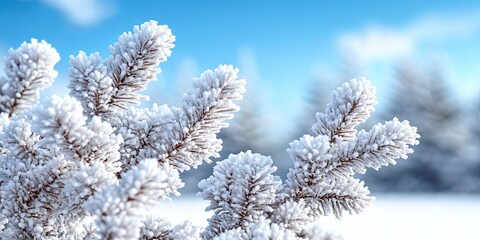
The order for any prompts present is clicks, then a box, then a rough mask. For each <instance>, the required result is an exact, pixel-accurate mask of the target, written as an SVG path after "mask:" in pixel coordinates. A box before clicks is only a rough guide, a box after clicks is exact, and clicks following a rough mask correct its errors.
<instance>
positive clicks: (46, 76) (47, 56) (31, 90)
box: [0, 39, 60, 117]
mask: <svg viewBox="0 0 480 240" xmlns="http://www.w3.org/2000/svg"><path fill="white" fill-rule="evenodd" d="M59 60H60V55H58V53H57V51H56V50H55V49H54V48H52V46H51V45H50V44H48V43H47V42H45V41H40V42H39V41H38V40H36V39H32V40H31V42H30V43H26V42H24V43H22V45H20V47H19V48H17V49H15V50H14V49H10V50H9V52H8V56H7V58H6V59H5V74H6V77H1V78H0V113H7V114H8V116H9V117H11V116H12V115H13V114H15V113H19V112H21V111H23V110H25V109H26V108H28V107H30V106H31V105H33V104H35V103H36V102H37V101H38V99H39V96H40V90H42V89H44V88H46V87H48V86H49V85H50V84H51V83H52V82H53V79H55V78H56V77H57V74H58V73H57V71H55V70H53V67H54V66H55V64H56V63H57V62H58V61H59Z"/></svg>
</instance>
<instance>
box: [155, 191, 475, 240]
mask: <svg viewBox="0 0 480 240" xmlns="http://www.w3.org/2000/svg"><path fill="white" fill-rule="evenodd" d="M207 205H208V202H206V201H203V200H201V198H200V197H197V196H182V197H180V198H173V199H172V201H165V202H164V203H163V204H162V205H161V206H160V208H159V209H158V211H156V213H158V214H159V215H160V216H163V217H165V218H166V219H168V220H169V221H171V222H172V223H176V224H178V223H182V222H183V221H185V220H189V221H191V222H193V223H194V224H195V225H198V226H205V225H206V224H207V222H206V219H207V218H208V217H209V216H210V215H211V212H209V213H205V212H204V209H205V207H206V206H207ZM479 217H480V195H376V201H375V202H373V204H372V205H371V206H370V207H368V208H367V209H366V210H365V212H363V213H362V214H360V215H347V216H345V217H343V218H342V220H337V219H335V218H334V217H325V218H324V219H321V220H320V221H319V224H323V225H324V227H325V229H327V230H331V231H333V232H334V233H336V234H339V235H341V236H342V237H343V238H344V239H345V240H362V239H368V240H376V239H379V240H380V239H381V240H385V239H388V240H397V239H398V240H400V239H401V240H404V239H409V240H415V239H419V240H420V239H421V240H425V239H435V240H442V239H445V240H447V239H448V240H451V239H480V231H478V219H479Z"/></svg>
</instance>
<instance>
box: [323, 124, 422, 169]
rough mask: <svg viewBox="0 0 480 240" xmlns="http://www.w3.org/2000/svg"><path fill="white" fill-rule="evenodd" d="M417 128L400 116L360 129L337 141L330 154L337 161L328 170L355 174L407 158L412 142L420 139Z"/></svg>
mask: <svg viewBox="0 0 480 240" xmlns="http://www.w3.org/2000/svg"><path fill="white" fill-rule="evenodd" d="M419 137H420V135H418V133H417V128H416V127H412V126H410V124H409V122H408V121H403V122H400V121H399V120H398V119H397V118H394V119H393V120H392V121H388V122H385V124H383V125H382V124H377V125H375V126H374V127H373V128H372V129H371V130H370V131H369V132H366V131H363V130H362V131H360V132H359V133H358V134H357V137H356V138H355V139H353V140H350V141H347V142H343V143H341V144H338V145H334V146H333V147H332V148H331V151H330V154H332V155H334V159H336V160H337V161H336V162H335V163H331V165H333V166H332V167H330V169H329V170H328V171H327V172H326V173H325V174H334V175H351V174H353V171H355V172H358V173H365V171H366V169H365V168H366V167H370V168H373V169H375V170H378V169H379V168H380V167H382V166H388V165H389V164H396V161H395V160H396V159H398V158H403V159H406V158H407V154H410V153H413V150H412V149H411V147H412V146H414V145H417V144H418V143H419V141H418V138H419Z"/></svg>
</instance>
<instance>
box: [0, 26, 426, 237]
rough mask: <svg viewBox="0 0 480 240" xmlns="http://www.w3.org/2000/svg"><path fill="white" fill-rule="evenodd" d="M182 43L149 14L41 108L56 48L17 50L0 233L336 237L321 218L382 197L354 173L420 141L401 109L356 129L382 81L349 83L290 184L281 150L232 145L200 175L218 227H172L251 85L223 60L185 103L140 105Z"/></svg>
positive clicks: (74, 63)
mask: <svg viewBox="0 0 480 240" xmlns="http://www.w3.org/2000/svg"><path fill="white" fill-rule="evenodd" d="M174 40H175V37H174V36H173V35H172V33H171V31H170V29H169V28H168V27H167V26H165V25H158V24H157V22H155V21H150V22H146V23H143V24H142V25H140V26H135V27H134V29H133V32H128V33H124V34H123V35H122V36H120V37H119V39H118V41H117V42H116V43H114V44H113V45H112V46H111V47H110V49H111V55H110V57H109V58H107V59H106V60H104V59H103V58H102V57H101V56H100V54H99V53H93V54H90V55H87V54H86V53H84V52H80V53H79V54H78V55H77V56H76V57H71V58H70V64H71V68H70V71H69V76H70V79H71V81H70V84H69V88H70V90H71V91H70V95H71V96H66V97H57V96H52V97H49V98H47V100H45V102H44V103H43V104H41V105H36V104H35V103H36V101H37V100H38V96H39V90H41V89H42V88H44V87H45V86H46V85H48V84H50V83H51V81H52V80H53V78H55V76H56V72H55V71H54V70H53V65H54V64H55V63H56V62H57V61H58V59H59V57H58V54H57V53H56V52H55V50H54V49H53V48H51V46H50V45H48V44H47V43H45V42H38V41H36V40H32V43H29V44H26V43H25V44H23V45H22V46H21V47H20V48H19V49H17V50H11V51H10V55H9V56H8V57H7V64H6V66H7V68H6V71H5V72H6V73H7V77H5V78H2V79H1V80H0V83H1V88H0V92H1V93H2V95H1V98H0V203H1V205H0V238H2V239H152V240H153V239H185V240H187V239H189V240H190V239H319V238H321V239H327V238H330V236H329V235H328V234H325V232H323V231H322V230H321V229H319V228H318V227H310V226H309V224H310V223H313V222H314V221H315V220H316V219H317V218H319V217H321V216H324V215H329V214H334V215H335V216H337V217H341V216H342V215H343V214H345V213H353V212H355V213H358V212H361V211H362V210H363V209H364V208H365V207H366V206H368V205H369V204H370V202H371V201H372V200H373V197H371V196H369V193H370V192H369V190H368V188H367V187H366V186H364V183H363V182H361V181H359V180H358V179H356V178H355V177H354V173H356V172H357V173H364V172H365V170H366V168H374V169H378V168H380V167H382V166H386V165H389V164H395V161H396V159H398V158H406V157H407V155H408V154H409V153H411V152H412V150H411V146H413V145H416V144H418V138H419V136H418V134H417V132H416V128H415V127H411V126H410V125H409V123H408V122H407V121H403V122H401V121H399V120H397V119H396V118H394V119H393V120H392V121H389V122H386V123H384V124H378V125H376V126H374V127H373V128H372V129H371V130H369V131H365V130H360V131H357V130H356V129H355V128H356V127H357V125H358V124H360V123H363V122H365V120H366V119H367V118H368V117H369V116H370V113H371V112H372V111H373V109H374V104H375V103H376V100H375V96H374V93H375V88H374V87H373V86H372V85H371V84H370V82H369V81H367V80H365V79H361V80H351V81H350V82H347V83H345V84H344V85H342V86H341V87H340V88H338V89H337V91H336V92H334V94H333V99H332V102H331V103H330V104H329V105H328V106H327V109H326V111H325V113H319V114H317V119H318V122H317V123H316V124H315V125H314V126H313V128H312V129H313V132H314V133H315V134H314V135H313V136H310V135H304V136H303V137H301V138H300V139H298V140H295V141H293V142H292V143H290V148H289V149H288V150H287V151H288V153H289V154H290V156H291V158H292V160H293V161H294V163H295V164H294V167H293V168H292V169H290V172H289V174H288V176H287V180H286V182H282V181H281V180H280V178H279V177H277V176H275V175H273V173H274V172H275V171H276V167H274V166H273V165H272V164H273V161H272V159H271V158H270V157H266V156H262V155H259V154H256V153H252V152H251V151H246V152H241V153H239V154H236V155H235V154H232V155H230V156H229V157H228V158H227V159H226V160H224V161H220V162H218V164H217V165H216V167H215V169H214V173H213V175H212V176H211V177H209V178H207V179H205V180H203V181H201V182H200V183H199V187H200V188H201V192H200V195H201V196H202V197H203V198H204V199H207V200H209V201H210V206H209V207H208V208H207V210H209V211H214V214H213V216H212V217H211V218H210V219H209V220H208V226H207V228H206V229H201V228H198V227H195V226H193V225H192V224H191V223H190V222H188V221H187V222H185V223H183V224H179V225H176V226H173V225H171V224H170V223H168V221H166V220H165V219H163V218H160V217H158V216H150V215H149V214H150V213H151V210H152V209H154V208H155V206H157V204H159V202H160V201H161V200H164V199H167V198H169V197H170V196H171V195H178V194H179V193H178V189H179V188H181V187H183V185H184V184H183V183H182V182H181V180H180V177H179V172H180V171H186V170H189V169H191V168H197V166H199V165H200V164H202V163H203V162H210V159H209V158H211V157H218V156H219V154H218V153H219V151H220V150H221V148H222V145H221V144H222V141H221V140H220V139H217V136H216V134H217V133H218V132H219V131H220V130H221V129H222V128H224V127H227V126H228V124H227V123H225V120H228V119H230V118H233V113H234V112H236V111H238V110H239V107H238V106H237V105H236V104H235V103H234V101H236V100H239V99H241V98H242V96H243V94H244V92H245V84H246V83H245V81H244V80H242V79H239V78H238V69H236V68H234V67H233V66H230V65H220V66H218V67H217V68H216V69H214V70H207V71H205V72H204V73H202V74H201V75H200V77H198V78H196V79H194V81H193V88H192V89H191V90H189V91H188V92H187V93H186V94H184V96H183V100H182V105H181V106H180V107H179V108H176V107H169V106H166V105H162V106H158V105H154V106H153V107H152V108H138V107H135V106H134V105H135V104H138V103H139V101H140V100H141V99H142V98H144V96H142V95H140V93H139V92H140V91H142V90H144V89H145V88H146V87H147V85H148V83H149V82H150V81H153V80H155V79H156V75H157V74H158V73H159V72H160V68H159V64H160V63H161V62H164V61H166V59H167V57H169V56H170V54H171V49H172V48H173V41H174ZM166 217H168V216H166ZM81 225H83V227H80V226H81Z"/></svg>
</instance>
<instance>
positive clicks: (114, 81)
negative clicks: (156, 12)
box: [69, 21, 175, 117]
mask: <svg viewBox="0 0 480 240" xmlns="http://www.w3.org/2000/svg"><path fill="white" fill-rule="evenodd" d="M174 41H175V36H173V35H172V32H171V30H170V29H169V28H168V27H167V26H166V25H158V23H157V22H156V21H150V22H145V23H143V24H141V25H140V26H135V27H134V29H133V33H132V32H128V33H124V34H123V35H121V36H120V37H119V38H118V41H117V42H116V43H114V44H113V45H112V46H110V51H111V56H110V58H108V59H107V60H105V61H104V60H103V59H102V58H101V57H100V55H99V54H98V53H94V54H91V55H89V56H87V55H86V54H85V53H84V52H80V53H79V54H78V56H77V57H73V56H72V57H70V64H71V68H70V70H69V75H70V77H71V79H72V80H71V82H70V84H69V88H70V92H71V95H72V96H75V97H77V98H78V100H80V101H81V102H82V105H83V106H84V110H85V111H86V112H88V114H87V115H89V116H93V115H96V116H102V117H110V116H112V115H115V113H117V112H119V111H121V109H126V108H127V104H138V103H139V101H140V99H141V98H142V97H143V96H142V95H140V94H138V92H139V91H142V90H145V89H146V87H147V85H148V83H149V82H150V81H153V80H155V79H156V76H157V74H158V73H160V68H159V65H160V63H161V62H164V61H166V60H167V58H168V57H169V56H170V55H171V49H172V48H173V47H174V45H173V42H174ZM119 108H120V109H119Z"/></svg>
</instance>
